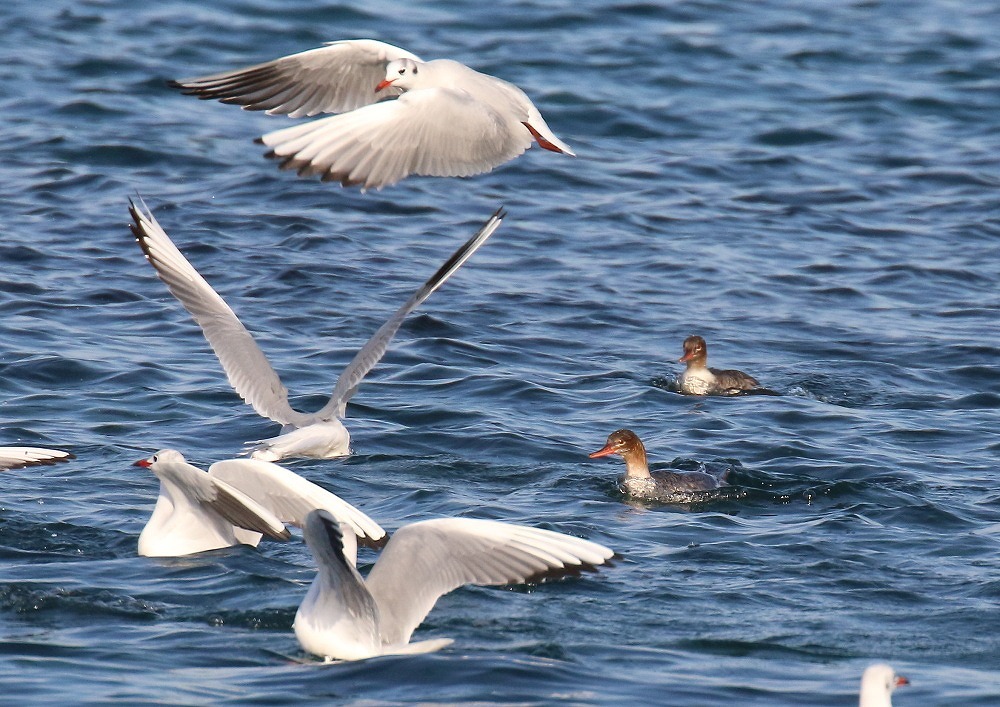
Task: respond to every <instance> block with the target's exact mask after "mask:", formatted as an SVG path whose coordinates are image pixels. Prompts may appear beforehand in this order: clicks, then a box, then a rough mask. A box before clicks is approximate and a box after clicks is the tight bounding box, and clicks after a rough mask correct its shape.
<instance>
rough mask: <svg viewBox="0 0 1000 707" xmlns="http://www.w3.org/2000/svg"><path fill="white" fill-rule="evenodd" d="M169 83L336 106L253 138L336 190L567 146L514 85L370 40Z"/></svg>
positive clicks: (315, 109) (450, 172) (227, 96)
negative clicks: (308, 119)
mask: <svg viewBox="0 0 1000 707" xmlns="http://www.w3.org/2000/svg"><path fill="white" fill-rule="evenodd" d="M170 85H171V86H173V87H174V88H178V89H181V90H182V91H184V93H187V94H191V95H194V96H197V97H198V98H201V99H204V100H209V99H218V100H220V101H222V102H223V103H233V104H236V105H239V106H243V108H244V109H248V110H264V111H267V112H268V113H269V114H272V115H274V114H285V115H288V116H290V117H292V118H301V117H306V116H314V115H317V114H320V113H339V114H340V115H335V116H331V117H327V118H322V119H320V120H315V121H312V122H308V123H303V124H299V125H295V126H293V127H290V128H285V129H283V130H276V131H274V132H271V133H268V134H266V135H264V136H263V137H262V138H260V140H259V142H262V143H263V144H264V145H266V146H267V147H270V148H271V151H270V152H269V153H268V155H267V156H268V157H273V158H276V159H279V160H281V167H282V168H283V169H294V170H296V171H298V173H299V174H300V175H301V176H306V177H308V176H316V175H319V176H321V177H322V179H323V180H324V181H339V182H340V183H341V184H343V185H344V186H352V185H360V186H361V187H362V189H371V188H375V189H381V188H382V187H385V186H389V185H391V184H395V183H396V182H398V181H400V180H401V179H404V178H406V177H408V176H409V175H411V174H418V175H424V176H435V177H468V176H471V175H474V174H481V173H483V172H489V171H490V170H492V169H493V168H494V167H498V166H499V165H501V164H503V163H505V162H508V161H509V160H512V159H514V158H515V157H517V156H518V155H520V154H521V153H523V152H524V151H525V150H527V149H528V148H529V147H530V146H531V144H532V142H537V143H538V144H539V146H541V147H543V148H545V149H546V150H551V151H552V152H561V153H563V154H566V155H571V156H572V155H573V154H574V153H573V151H572V150H571V149H570V148H569V146H568V145H567V144H566V143H564V142H563V141H562V140H560V139H559V138H558V137H556V136H555V134H554V133H553V132H552V131H551V130H550V129H549V126H548V125H546V124H545V120H544V119H543V118H542V114H541V113H539V112H538V109H537V108H535V106H534V104H533V103H532V102H531V100H530V99H529V98H528V97H527V96H526V95H525V93H524V91H522V90H521V89H520V88H518V87H517V86H515V85H514V84H512V83H508V82H507V81H503V80H502V79H498V78H495V77H493V76H489V75H488V74H482V73H480V72H478V71H475V70H473V69H470V68H469V67H468V66H465V65H464V64H461V63H459V62H457V61H452V60H450V59H435V60H433V61H426V62H425V61H422V60H421V59H420V58H419V57H417V56H416V55H414V54H411V53H410V52H408V51H406V50H405V49H400V48H399V47H395V46H393V45H391V44H386V43H385V42H379V41H376V40H374V39H348V40H342V41H338V42H329V43H327V44H326V45H325V46H323V47H319V48H317V49H310V50H308V51H304V52H300V53H298V54H291V55H289V56H285V57H281V58H279V59H275V60H273V61H269V62H266V63H263V64H257V65H255V66H248V67H245V68H242V69H237V70H235V71H227V72H223V73H219V74H212V75H209V76H200V77H196V78H190V79H182V80H179V81H171V82H170ZM391 99H392V100H391Z"/></svg>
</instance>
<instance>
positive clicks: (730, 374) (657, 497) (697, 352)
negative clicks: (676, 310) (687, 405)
mask: <svg viewBox="0 0 1000 707" xmlns="http://www.w3.org/2000/svg"><path fill="white" fill-rule="evenodd" d="M678 361H679V362H680V363H685V364H687V366H686V368H685V369H684V371H683V372H682V373H681V374H680V375H679V376H677V382H676V390H677V391H678V392H681V393H685V394H687V395H739V394H741V393H744V392H746V391H754V390H759V391H763V390H765V389H764V388H761V386H760V383H758V382H757V379H756V378H754V377H753V376H751V375H748V374H746V373H744V372H743V371H735V370H720V369H718V368H709V367H708V346H707V344H706V343H705V340H704V339H703V338H702V337H700V336H689V337H688V338H687V339H685V340H684V355H683V356H681V358H680V359H678ZM611 454H617V455H619V456H621V458H622V459H624V460H625V475H624V476H622V477H621V479H619V487H620V488H621V490H622V491H623V492H624V493H625V494H626V495H628V496H632V497H633V498H640V499H646V500H651V501H675V502H676V501H680V500H687V499H691V498H692V494H698V493H702V492H705V491H716V490H718V489H720V488H722V487H724V486H728V485H729V484H728V483H727V481H726V476H727V475H728V471H729V470H728V469H724V470H722V471H720V472H718V473H711V472H709V471H655V472H650V471H649V464H648V463H647V461H646V448H645V447H644V446H643V444H642V440H640V439H639V436H638V435H637V434H636V433H635V432H633V431H632V430H625V429H622V430H618V431H617V432H612V433H611V435H610V436H609V437H608V442H607V444H605V445H604V446H603V447H602V448H601V449H598V450H597V451H596V452H593V453H592V454H591V455H590V458H591V459H595V458H598V457H606V456H609V455H611Z"/></svg>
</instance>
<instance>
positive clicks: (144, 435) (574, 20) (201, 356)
mask: <svg viewBox="0 0 1000 707" xmlns="http://www.w3.org/2000/svg"><path fill="white" fill-rule="evenodd" d="M0 26H2V27H3V28H4V29H3V39H2V40H0V85H2V86H3V89H2V91H0V109H2V112H3V116H4V119H3V122H2V123H0V144H2V147H0V150H2V151H3V159H2V160H0V184H2V185H3V197H2V200H0V444H8V445H10V444H31V445H42V446H50V447H57V448H64V449H68V450H71V451H73V452H74V453H75V454H76V456H77V459H76V460H74V461H73V462H71V463H68V464H62V465H59V466H53V467H42V468H34V469H26V470H22V471H15V472H7V473H5V474H4V475H3V476H2V485H0V486H2V491H0V685H2V686H3V690H4V692H3V696H2V697H0V701H4V702H6V701H8V700H10V701H11V702H16V703H17V704H25V703H31V704H44V705H66V704H98V703H100V704H112V703H118V704H129V705H132V704H143V703H146V704H150V703H156V704H209V703H211V704H272V705H273V704H286V703H324V702H326V703H334V702H336V703H343V704H356V705H370V704H404V703H411V702H422V703H427V704H445V703H463V702H467V703H477V704H484V703H518V704H554V703H565V704H629V705H632V704H665V705H728V704H740V705H775V704H779V705H785V704H788V705H797V704H809V705H846V704H852V703H855V702H856V699H857V698H856V692H857V684H858V679H859V676H860V674H861V672H862V670H863V669H864V668H865V667H866V666H867V665H868V664H870V663H872V662H875V661H887V662H890V663H891V664H892V665H893V666H895V667H896V669H897V670H898V671H899V672H900V673H903V674H905V675H907V676H908V677H909V678H910V679H911V681H912V685H911V686H909V687H906V688H903V689H901V690H900V691H899V692H897V693H896V695H895V701H896V704H897V705H903V706H906V705H995V704H997V703H998V702H1000V479H998V467H1000V464H998V461H1000V432H998V431H1000V333H998V328H1000V316H998V311H1000V296H998V282H1000V207H998V204H1000V200H998V194H1000V70H998V69H1000V6H998V5H997V4H996V3H995V2H992V1H989V0H969V1H967V2H945V1H944V0H908V1H906V2H903V1H901V0H886V1H884V2H878V1H875V0H864V1H857V2H843V3H815V2H808V1H806V0H786V1H784V2H779V1H777V0H761V1H760V2H753V3H748V2H729V1H724V0H721V1H720V0H695V1H692V2H683V3H655V2H597V1H595V0H575V1H574V2H563V1H561V0H555V1H551V2H534V1H531V0H523V1H519V2H501V3H481V2H472V1H471V0H434V2H426V1H423V0H415V1H414V2H407V3H392V2H385V1H382V0H376V1H374V2H364V3H336V2H318V1H308V2H307V1H305V0H294V1H292V2H283V1H279V0H251V1H249V2H247V1H243V0H241V1H239V2H237V1H236V0H220V1H216V2H201V1H195V0H190V1H188V0H164V1H163V2H157V3H134V2H125V1H124V0H74V1H73V2H69V1H68V0H52V1H50V2H27V1H26V0H8V2H5V3H2V4H0ZM352 37H373V38H377V39H381V40H384V41H388V42H391V43H393V44H397V45H399V46H402V47H405V48H407V49H409V50H411V51H413V52H415V53H417V54H419V55H421V56H423V57H425V58H437V57H450V58H454V59H458V60H460V61H463V62H465V63H467V64H469V65H471V66H473V67H474V68H476V69H479V70H481V71H485V72H487V73H491V74H494V75H496V76H499V77H502V78H504V79H507V80H510V81H513V82H515V83H517V84H518V85H520V86H521V87H522V88H523V89H524V90H525V91H526V92H527V93H528V94H529V95H530V96H531V97H532V99H533V100H534V101H535V103H536V105H537V106H538V107H539V108H540V110H541V111H542V113H543V114H544V115H545V117H546V119H547V121H548V123H549V125H550V126H551V127H552V129H553V130H554V131H555V132H556V134H557V135H559V136H560V137H561V138H562V139H564V140H565V141H566V142H567V143H569V144H570V145H571V146H573V148H574V149H575V150H576V151H577V153H578V155H579V156H578V157H577V158H575V159H571V158H568V157H565V156H560V155H554V154H552V153H549V152H545V151H543V150H539V149H532V150H530V151H529V152H528V153H527V154H526V155H524V156H522V157H520V158H519V159H517V160H515V161H514V162H511V163H509V164H507V165H504V166H502V167H500V168H498V169H496V170H494V171H493V172H492V173H490V174H486V175H481V176H478V177H475V178H470V179H440V178H411V179H408V180H406V181H404V182H402V183H401V184H399V185H397V186H395V187H391V188H387V189H385V190H383V191H380V192H377V191H371V192H369V193H364V194H362V193H360V192H359V191H357V190H352V189H343V188H341V187H340V186H338V185H335V184H323V183H320V182H319V181H315V180H306V179H300V178H297V177H296V176H295V175H294V174H292V173H289V172H281V171H279V170H278V169H277V168H276V165H275V164H274V163H270V162H268V161H267V160H265V159H264V158H263V157H262V153H263V150H262V149H261V148H260V146H258V145H255V144H253V142H252V141H253V139H254V138H255V137H257V136H259V135H261V134H263V133H264V132H267V131H270V130H274V129H276V128H279V127H283V126H285V125H290V124H292V123H291V122H290V121H289V120H288V119H287V118H284V117H269V116H266V115H263V114H259V113H249V112H244V111H240V110H238V109H237V108H235V107H231V106H224V105H220V104H218V103H215V102H200V101H197V100H194V99H193V98H191V97H188V96H183V95H181V94H180V93H178V92H176V91H172V90H171V89H169V88H168V87H167V86H166V80H168V79H171V78H182V77H187V76H195V75H200V74H204V73H210V72H214V71H221V70H224V69H231V68H237V67H240V66H244V65H247V64H251V63H256V62H260V61H265V60H268V59H272V58H276V57H278V56H282V55H285V54H289V53H292V52H296V51H301V50H305V49H309V48H312V47H315V46H318V45H320V44H321V43H322V42H324V41H327V40H333V39H342V38H352ZM136 194H139V195H141V196H142V197H143V198H144V199H145V200H146V201H147V203H148V204H149V206H150V208H152V209H153V211H154V213H155V214H156V216H157V218H158V219H159V221H160V223H161V224H162V225H163V227H164V228H165V229H166V231H167V232H168V233H169V234H170V235H171V236H172V237H173V238H174V240H175V241H176V242H177V243H178V245H179V246H180V247H181V249H182V250H183V251H184V252H185V253H186V254H187V256H188V257H189V258H190V259H191V260H192V262H194V263H195V265H196V266H197V267H198V268H199V269H200V270H201V271H202V272H203V274H204V275H205V276H206V277H207V278H208V280H209V281H210V282H211V283H212V284H213V285H214V286H215V287H216V288H217V289H218V290H219V292H220V293H222V294H223V296H224V297H226V298H227V300H228V301H229V302H230V303H231V304H232V306H233V307H234V309H235V310H236V311H237V313H238V314H239V315H240V317H241V318H242V319H243V320H244V322H245V323H246V324H247V326H248V327H249V328H250V329H251V330H252V331H253V332H254V335H255V336H256V337H257V338H258V341H259V342H260V344H261V346H262V347H263V348H264V349H265V351H266V352H267V354H268V356H269V357H270V358H271V360H272V362H273V363H274V366H275V368H276V369H277V370H278V371H279V372H280V373H281V375H282V377H283V379H284V380H285V382H286V383H287V384H288V386H289V388H290V390H291V391H292V392H293V396H294V403H295V404H296V405H297V406H299V407H301V408H303V409H315V408H316V407H318V406H319V405H320V404H322V402H324V401H325V399H326V396H327V395H328V394H329V391H330V390H331V389H332V386H333V384H334V381H335V379H336V376H337V374H338V372H339V371H340V370H341V368H342V366H344V365H345V364H346V363H347V361H349V360H350V358H351V356H352V355H353V353H354V351H356V350H357V348H358V347H359V346H360V345H362V344H363V342H364V341H365V340H367V338H368V336H369V335H370V334H371V333H372V332H373V331H374V330H375V329H376V328H377V327H378V326H379V325H380V324H381V323H382V322H383V321H384V320H385V318H386V317H387V316H388V315H389V314H390V313H391V312H392V311H393V310H394V309H395V308H396V307H397V306H398V305H399V304H400V303H402V302H403V301H404V300H405V299H406V297H408V296H409V294H410V293H411V292H412V291H413V290H414V289H415V288H416V286H417V285H418V284H419V283H420V282H422V281H423V280H424V279H425V278H426V277H428V276H429V275H430V274H431V273H432V272H433V271H434V269H435V268H436V267H437V266H438V265H439V264H440V263H441V262H442V261H443V260H444V259H445V257H447V255H448V254H449V253H450V252H451V250H453V249H454V248H455V247H456V246H457V245H458V244H459V243H461V242H462V241H463V240H465V239H466V238H467V237H468V236H469V235H471V234H472V233H473V232H474V230H475V229H476V228H477V227H478V226H479V224H481V223H482V222H483V221H484V220H485V219H486V217H487V216H488V215H489V214H490V213H491V212H492V211H493V210H494V209H496V208H497V207H498V206H500V205H504V206H505V207H506V208H507V209H508V210H509V217H508V218H507V219H506V221H505V223H504V224H503V226H502V227H501V229H500V230H499V231H498V232H497V233H496V235H495V236H494V237H493V239H492V240H491V241H490V242H489V243H488V244H487V245H486V246H485V247H484V248H483V249H482V250H481V251H480V252H479V253H477V254H476V255H475V257H474V258H473V259H472V260H470V261H469V262H468V263H467V264H466V265H465V266H464V267H463V269H462V270H461V271H460V272H459V273H458V274H457V275H456V276H455V277H454V278H453V279H452V280H451V281H449V282H448V283H447V285H445V286H444V287H443V288H442V289H441V290H440V291H439V292H437V293H436V294H435V295H434V296H433V297H432V298H431V299H430V300H429V301H428V302H427V303H426V304H425V305H424V306H423V307H422V308H421V310H420V311H419V312H418V313H417V314H415V315H414V316H412V317H411V318H410V319H409V320H408V321H407V322H406V324H405V325H404V326H403V328H402V330H401V331H400V333H399V335H398V338H397V340H396V342H395V343H394V345H393V347H392V349H391V350H390V352H389V354H388V355H387V357H386V358H385V359H384V360H383V362H382V363H381V364H380V365H379V367H378V368H377V369H376V370H375V371H374V372H373V374H372V375H371V377H370V378H369V379H368V380H367V381H366V382H365V384H364V385H363V386H362V387H361V390H360V392H359V393H358V395H357V396H356V397H355V398H354V400H353V401H352V403H351V404H350V405H349V408H348V413H349V420H348V424H349V426H350V429H351V431H352V434H353V438H354V449H355V454H354V455H353V456H351V457H350V458H347V459H343V460H331V461H295V462H292V463H291V464H290V466H291V468H294V469H295V471H297V472H298V473H300V474H302V475H304V476H306V477H308V478H310V479H312V480H314V481H316V482H318V483H321V484H323V485H324V486H326V487H327V488H329V489H331V490H333V491H334V492H336V493H338V494H340V495H342V496H343V497H344V498H345V499H347V500H348V501H350V502H352V503H354V504H355V505H357V506H359V507H360V508H362V509H363V510H365V511H366V512H367V513H369V514H370V515H371V516H372V517H374V518H375V519H376V520H378V521H379V522H380V523H382V524H383V525H384V526H385V527H386V528H387V529H389V530H392V529H394V528H397V527H399V526H400V525H402V524H404V523H408V522H413V521H416V520H420V519H424V518H430V517H436V516H441V515H458V516H469V517H481V518H496V519H503V520H509V521H513V522H518V523H526V524H529V525H533V526H538V527H544V528H550V529H554V530H559V531H562V532H567V533H572V534H574V535H579V536H583V537H587V538H590V539H592V540H595V541H598V542H601V543H604V544H606V545H608V546H610V547H612V548H613V549H614V550H616V551H617V552H618V553H619V554H620V556H621V558H620V559H619V560H618V562H617V563H616V564H615V566H613V567H611V568H609V569H605V570H603V571H601V572H600V573H598V574H595V575H591V576H586V577H583V578H580V579H570V580H567V581H563V582H559V583H549V584H544V585H539V586H532V587H517V588H513V589H505V588H480V587H468V588H464V589H461V590H458V591H456V592H454V593H453V594H450V595H448V596H447V597H445V598H444V599H442V600H441V601H440V602H439V603H438V605H437V607H436V608H435V610H434V611H433V612H432V613H431V614H430V616H429V617H428V620H427V622H426V623H425V625H424V626H423V627H422V628H421V629H419V630H418V632H417V634H416V635H415V638H417V639H429V638H438V637H452V638H454V639H455V642H454V644H453V645H452V646H451V647H449V648H447V649H445V650H444V651H442V652H440V653H436V654H432V655H425V656H414V657H386V658H379V659H374V660H368V661H363V662H359V663H353V664H340V665H321V664H317V663H316V662H314V661H311V660H310V659H309V658H308V656H306V655H305V654H304V653H303V652H302V651H301V649H300V648H299V646H298V643H297V642H296V640H295V637H294V635H293V633H292V631H291V622H292V618H293V616H294V613H295V609H296V607H297V606H298V603H299V601H301V599H302V597H303V596H304V594H305V591H306V587H307V585H308V583H309V581H310V580H311V578H312V575H313V571H314V565H313V562H312V558H311V557H310V555H309V553H308V551H307V550H306V548H305V546H304V545H303V544H302V543H301V542H300V541H299V540H298V539H297V538H296V539H294V540H293V541H292V542H290V543H287V544H284V545H278V544H273V543H272V544H264V545H262V546H261V547H260V548H259V549H250V548H237V549H230V550H225V551H217V552H213V553H207V554H205V555H202V556H196V557H188V558H181V559H165V560H153V559H148V558H140V557H137V556H136V539H137V536H138V534H139V532H140V530H141V529H142V527H143V525H144V523H145V521H146V519H147V518H148V516H149V514H150V512H151V510H152V506H153V503H154V501H155V498H156V493H157V482H156V479H155V478H154V477H153V476H152V475H151V474H149V473H148V472H146V471H143V470H141V469H135V468H133V467H132V466H131V463H132V462H133V461H135V460H136V459H139V458H141V457H145V456H148V455H149V454H151V453H152V452H154V451H156V450H157V449H160V448H164V447H175V448H177V449H180V450H181V451H183V452H184V453H185V455H187V456H188V458H189V459H191V460H192V461H194V462H196V463H198V464H201V465H207V464H209V463H211V462H213V461H216V460H218V459H223V458H228V457H231V456H232V455H234V454H235V453H237V452H238V451H239V450H240V448H241V446H242V444H243V442H244V441H246V440H253V439H259V438H261V437H265V436H268V435H271V434H274V433H275V432H276V431H277V426H276V425H274V424H272V423H270V422H269V421H267V420H264V419H262V418H260V417H259V416H258V415H257V414H256V413H254V412H253V410H251V409H250V408H249V407H247V406H245V405H244V404H243V403H242V402H241V401H240V400H239V398H238V397H237V396H236V395H235V394H234V393H233V392H232V390H231V389H230V387H229V385H228V383H227V382H226V379H225V376H224V375H223V373H222V371H221V368H220V366H219V365H218V362H217V361H216V359H215V357H214V355H213V354H212V352H211V351H210V349H209V348H208V346H207V344H206V343H205V341H204V339H203V338H202V337H201V334H200V332H199V330H198V328H197V327H196V326H195V325H194V323H193V322H192V321H191V320H190V319H189V317H188V315H187V314H186V312H184V311H183V309H182V308H181V307H180V306H179V305H178V303H177V302H176V301H175V300H174V299H173V298H172V297H171V296H170V295H169V293H168V292H167V291H166V288H165V287H164V286H163V285H162V283H160V282H159V281H158V280H157V279H156V277H155V275H154V273H153V271H152V269H151V268H150V267H149V266H148V265H147V264H146V263H145V262H144V260H143V257H142V255H141V253H140V252H139V250H138V248H137V247H136V245H135V243H134V242H133V239H132V236H131V234H130V233H129V231H128V227H127V224H128V221H129V218H128V214H127V210H126V207H127V200H128V198H129V197H134V196H135V195H136ZM692 333H699V334H701V335H703V336H704V337H705V338H706V339H707V340H708V342H709V347H710V351H711V358H710V361H711V363H713V364H714V365H718V366H721V367H733V368H740V369H742V370H745V371H748V372H750V373H752V374H753V375H755V376H756V377H758V378H759V379H760V380H761V381H762V382H763V383H764V384H765V385H767V386H768V387H769V388H772V389H774V390H776V391H778V392H780V393H782V395H780V396H749V397H740V398H734V399H723V398H714V399H699V398H691V397H685V396H681V395H678V394H676V393H674V392H671V391H670V390H668V389H667V387H668V386H667V385H666V384H665V382H666V381H669V380H670V378H671V377H672V376H673V375H675V374H676V373H677V372H678V371H679V370H680V368H679V365H678V364H677V363H676V359H677V358H678V357H679V356H680V355H681V341H682V340H683V339H684V338H685V337H686V336H688V335H689V334H692ZM620 427H629V428H631V429H633V430H635V431H636V432H638V433H639V434H640V436H642V437H643V439H644V440H645V442H646V444H647V447H648V449H649V454H650V459H651V461H652V462H653V466H654V467H659V468H663V467H666V466H671V465H672V466H679V467H681V468H686V467H690V466H692V465H695V466H696V465H697V464H728V465H731V466H732V467H733V474H732V478H733V480H734V482H735V484H736V489H735V492H734V493H729V494H726V495H725V496H724V497H720V498H718V499H714V500H708V501H706V502H704V503H699V504H696V505H692V506H683V507H678V506H649V505H645V506H643V505H630V504H628V503H626V502H625V501H624V499H623V498H622V497H621V496H620V494H619V492H618V491H617V488H616V484H615V478H616V476H617V475H618V474H619V473H620V472H621V470H622V466H621V464H620V461H619V460H617V458H615V460H614V461H609V460H608V459H600V460H589V459H588V458H587V453H588V452H590V451H593V450H595V449H598V448H599V447H601V446H603V444H604V441H605V438H606V436H607V435H608V433H610V432H611V431H613V430H615V429H617V428H620ZM374 557H375V556H374V555H371V554H369V555H364V556H363V557H362V561H363V563H364V564H367V563H370V562H372V561H373V560H374Z"/></svg>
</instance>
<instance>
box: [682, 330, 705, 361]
mask: <svg viewBox="0 0 1000 707" xmlns="http://www.w3.org/2000/svg"><path fill="white" fill-rule="evenodd" d="M707 359H708V346H707V345H706V344H705V340H704V339H703V338H701V337H700V336H689V337H688V338H686V339H684V355H683V356H681V357H680V358H679V359H677V362H678V363H687V362H689V361H700V362H702V363H704V362H705V361H706V360H707Z"/></svg>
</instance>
